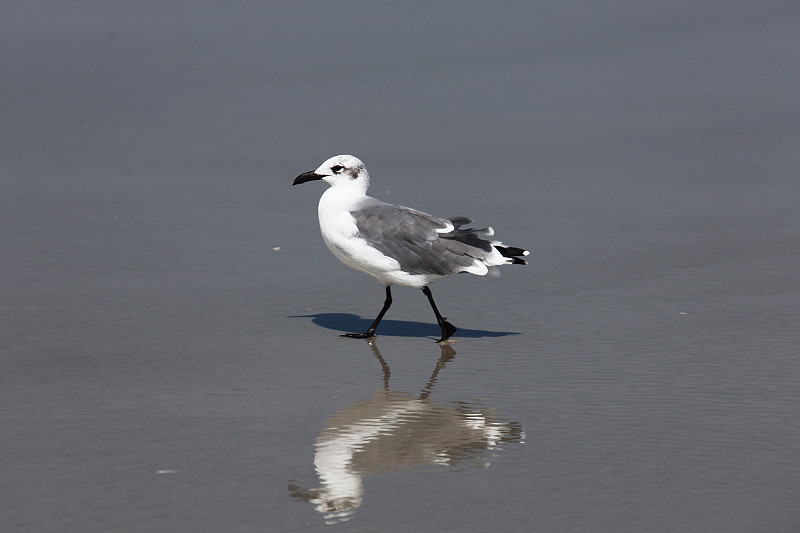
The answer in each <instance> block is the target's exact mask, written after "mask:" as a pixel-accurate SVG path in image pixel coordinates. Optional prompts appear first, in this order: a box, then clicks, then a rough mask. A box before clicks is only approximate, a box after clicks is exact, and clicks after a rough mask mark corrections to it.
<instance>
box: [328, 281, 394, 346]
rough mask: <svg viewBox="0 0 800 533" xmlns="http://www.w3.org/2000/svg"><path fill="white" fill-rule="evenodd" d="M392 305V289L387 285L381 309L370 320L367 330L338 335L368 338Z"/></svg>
mask: <svg viewBox="0 0 800 533" xmlns="http://www.w3.org/2000/svg"><path fill="white" fill-rule="evenodd" d="M391 305H392V290H391V288H390V286H389V285H387V286H386V300H384V301H383V309H381V312H380V313H378V316H377V317H376V318H375V320H374V321H373V322H372V325H371V326H370V327H369V329H368V330H367V331H365V332H364V333H345V334H344V335H339V336H340V337H351V338H353V339H368V338H370V337H374V336H375V330H376V329H378V324H380V322H381V319H382V318H383V315H385V314H386V311H388V310H389V307H391Z"/></svg>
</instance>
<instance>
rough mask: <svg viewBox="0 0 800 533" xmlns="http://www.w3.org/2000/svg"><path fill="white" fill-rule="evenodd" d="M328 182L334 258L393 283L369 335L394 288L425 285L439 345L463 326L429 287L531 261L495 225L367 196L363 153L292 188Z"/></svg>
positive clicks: (323, 204)
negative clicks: (499, 237) (497, 237)
mask: <svg viewBox="0 0 800 533" xmlns="http://www.w3.org/2000/svg"><path fill="white" fill-rule="evenodd" d="M312 180H323V181H326V182H327V183H328V184H329V185H330V186H331V188H330V189H328V190H327V191H325V193H323V195H322V198H320V200H319V225H320V229H321V230H322V238H323V239H324V240H325V244H327V245H328V248H330V249H331V251H332V252H333V255H335V256H336V257H338V258H339V260H340V261H342V262H343V263H344V264H345V265H347V266H349V267H352V268H355V269H356V270H360V271H362V272H366V273H367V274H369V275H371V276H373V277H374V278H375V279H377V280H378V282H380V283H381V284H382V285H384V286H385V287H386V300H385V301H384V302H383V308H382V309H381V312H380V313H378V316H377V318H375V321H374V322H373V323H372V325H371V326H370V327H369V329H367V331H365V332H364V333H348V334H347V335H344V336H346V337H357V338H368V337H372V336H373V335H375V330H376V329H377V327H378V324H379V323H380V321H381V319H382V318H383V315H384V314H385V313H386V311H387V310H388V309H389V306H391V305H392V292H391V289H390V287H391V285H392V284H398V285H406V286H408V287H417V288H422V292H423V293H425V296H427V297H428V302H430V304H431V307H432V308H433V313H434V314H435V315H436V321H437V322H438V323H439V327H440V328H441V330H442V338H441V339H439V342H442V341H445V340H447V339H448V338H449V337H450V336H451V335H452V334H453V333H455V332H456V327H455V326H453V325H452V324H451V323H450V322H448V321H447V320H445V317H443V316H442V315H441V313H439V310H438V309H437V308H436V303H434V301H433V295H432V294H431V290H430V288H428V284H429V283H431V282H433V281H435V280H437V279H439V278H442V277H444V276H449V275H450V274H458V273H460V272H469V273H470V274H477V275H479V276H483V275H484V274H486V273H487V272H489V271H490V269H493V268H494V267H496V266H499V265H505V264H522V265H524V264H525V260H524V259H522V256H525V255H528V252H527V250H523V249H522V248H514V247H511V246H506V245H504V244H503V243H501V242H500V241H492V240H486V239H487V238H489V237H491V236H492V235H494V230H493V229H492V228H483V229H474V228H462V226H464V225H465V224H469V223H470V222H472V221H471V220H470V219H468V218H464V217H453V218H449V219H443V218H437V217H434V216H431V215H429V214H427V213H423V212H421V211H417V210H415V209H410V208H408V207H403V206H399V205H392V204H387V203H384V202H381V201H380V200H376V199H375V198H372V197H370V196H367V188H368V187H369V174H368V173H367V169H366V167H365V166H364V163H362V162H361V161H360V160H358V159H357V158H355V157H353V156H351V155H337V156H335V157H332V158H330V159H328V160H327V161H325V162H324V163H322V165H321V166H320V167H319V168H318V169H317V170H314V171H311V172H306V173H304V174H300V175H299V176H297V178H296V179H295V180H294V183H293V185H297V184H299V183H305V182H307V181H312Z"/></svg>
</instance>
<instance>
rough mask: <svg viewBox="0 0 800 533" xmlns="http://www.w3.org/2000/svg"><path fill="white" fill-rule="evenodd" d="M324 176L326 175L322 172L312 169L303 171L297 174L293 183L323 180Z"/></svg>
mask: <svg viewBox="0 0 800 533" xmlns="http://www.w3.org/2000/svg"><path fill="white" fill-rule="evenodd" d="M324 177H325V176H323V175H322V174H317V173H316V172H314V171H313V170H312V171H310V172H303V173H302V174H300V175H299V176H297V177H296V178H295V179H294V182H293V183H292V185H299V184H301V183H305V182H307V181H314V180H321V179H322V178H324Z"/></svg>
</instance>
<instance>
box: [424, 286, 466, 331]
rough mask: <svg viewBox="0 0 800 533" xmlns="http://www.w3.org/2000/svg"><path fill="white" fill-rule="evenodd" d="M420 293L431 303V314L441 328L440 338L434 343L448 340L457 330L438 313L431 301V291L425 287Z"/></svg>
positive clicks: (434, 303)
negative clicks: (434, 316)
mask: <svg viewBox="0 0 800 533" xmlns="http://www.w3.org/2000/svg"><path fill="white" fill-rule="evenodd" d="M422 292H423V293H425V296H427V297H428V301H429V302H430V303H431V307H432V308H433V314H435V315H436V321H437V322H438V323H439V327H440V328H442V338H441V339H439V340H438V341H436V342H444V341H446V340H447V339H449V338H450V336H451V335H452V334H453V333H455V332H456V331H457V330H458V328H456V327H455V326H454V325H453V324H451V323H450V322H448V321H447V320H445V317H443V316H442V314H441V313H440V312H439V309H438V308H437V307H436V302H434V301H433V294H431V290H430V289H429V288H428V286H427V285H425V286H424V287H422Z"/></svg>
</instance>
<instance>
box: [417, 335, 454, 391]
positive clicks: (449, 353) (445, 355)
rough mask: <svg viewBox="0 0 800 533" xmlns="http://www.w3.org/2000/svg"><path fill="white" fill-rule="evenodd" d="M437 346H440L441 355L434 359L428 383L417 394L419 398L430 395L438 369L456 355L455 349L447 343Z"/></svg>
mask: <svg viewBox="0 0 800 533" xmlns="http://www.w3.org/2000/svg"><path fill="white" fill-rule="evenodd" d="M439 346H440V347H441V348H442V355H441V356H440V357H439V360H438V361H436V368H434V369H433V374H431V378H430V379H429V380H428V383H426V384H425V388H424V389H422V392H420V394H419V398H420V400H426V399H428V396H430V394H431V391H432V390H433V385H434V384H435V383H436V379H437V376H438V375H439V371H440V370H442V369H443V368H444V367H445V365H446V364H447V363H449V362H450V361H452V360H453V358H454V357H455V356H456V351H455V350H454V349H453V347H452V346H450V345H449V344H440V345H439Z"/></svg>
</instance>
